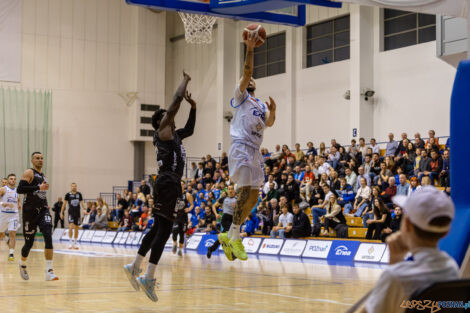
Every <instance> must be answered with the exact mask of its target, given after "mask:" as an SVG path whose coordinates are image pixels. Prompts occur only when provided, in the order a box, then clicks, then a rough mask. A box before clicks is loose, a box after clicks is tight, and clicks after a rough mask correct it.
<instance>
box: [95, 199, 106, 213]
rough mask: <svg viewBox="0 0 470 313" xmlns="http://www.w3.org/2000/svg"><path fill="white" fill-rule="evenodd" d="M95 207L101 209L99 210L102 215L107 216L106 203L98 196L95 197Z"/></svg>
mask: <svg viewBox="0 0 470 313" xmlns="http://www.w3.org/2000/svg"><path fill="white" fill-rule="evenodd" d="M97 202H98V203H97V206H96V208H97V209H101V212H103V214H104V215H106V216H108V204H107V203H106V202H105V201H104V200H103V199H102V198H101V197H99V198H98V199H97Z"/></svg>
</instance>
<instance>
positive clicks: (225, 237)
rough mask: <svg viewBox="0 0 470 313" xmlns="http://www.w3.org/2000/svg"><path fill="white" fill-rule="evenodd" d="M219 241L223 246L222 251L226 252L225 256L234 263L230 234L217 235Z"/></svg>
mask: <svg viewBox="0 0 470 313" xmlns="http://www.w3.org/2000/svg"><path fill="white" fill-rule="evenodd" d="M217 239H218V240H219V242H220V244H221V245H222V249H223V250H224V253H225V256H226V257H227V259H228V260H229V261H233V256H232V249H230V245H229V244H228V243H229V239H228V233H219V234H218V235H217Z"/></svg>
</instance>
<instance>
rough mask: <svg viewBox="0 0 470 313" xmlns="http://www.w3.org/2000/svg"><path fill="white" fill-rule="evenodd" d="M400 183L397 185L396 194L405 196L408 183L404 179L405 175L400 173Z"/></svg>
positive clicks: (408, 187)
mask: <svg viewBox="0 0 470 313" xmlns="http://www.w3.org/2000/svg"><path fill="white" fill-rule="evenodd" d="M399 179H400V184H399V185H398V186H397V195H401V196H407V195H408V191H409V189H410V184H408V182H407V181H406V175H405V174H400V177H399Z"/></svg>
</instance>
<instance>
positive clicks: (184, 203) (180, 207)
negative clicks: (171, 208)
mask: <svg viewBox="0 0 470 313" xmlns="http://www.w3.org/2000/svg"><path fill="white" fill-rule="evenodd" d="M187 207H188V200H187V197H186V193H183V195H182V196H181V198H178V200H176V208H175V211H176V221H178V222H180V223H187V222H188V213H186V208H187Z"/></svg>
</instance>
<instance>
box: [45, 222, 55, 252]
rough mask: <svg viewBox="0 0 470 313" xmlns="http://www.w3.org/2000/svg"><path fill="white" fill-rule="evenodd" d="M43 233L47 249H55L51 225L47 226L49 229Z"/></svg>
mask: <svg viewBox="0 0 470 313" xmlns="http://www.w3.org/2000/svg"><path fill="white" fill-rule="evenodd" d="M42 235H43V237H44V243H45V249H53V248H54V247H53V246H52V229H51V228H50V227H47V229H45V230H44V232H43V233H42Z"/></svg>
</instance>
